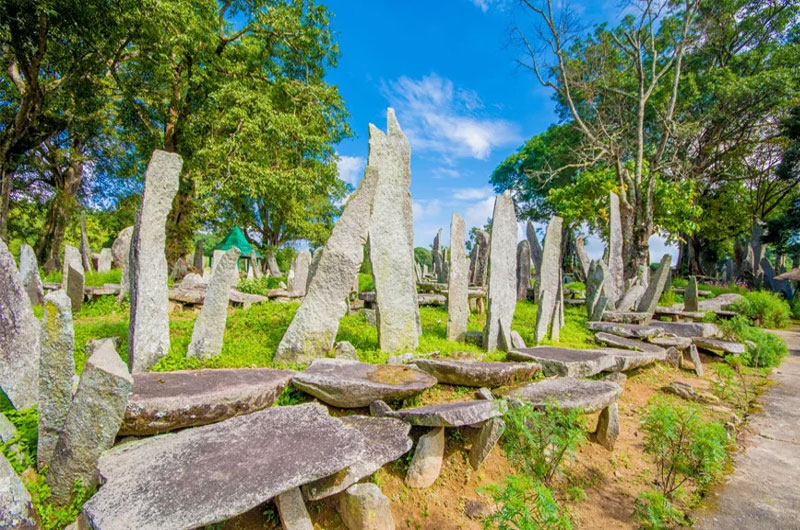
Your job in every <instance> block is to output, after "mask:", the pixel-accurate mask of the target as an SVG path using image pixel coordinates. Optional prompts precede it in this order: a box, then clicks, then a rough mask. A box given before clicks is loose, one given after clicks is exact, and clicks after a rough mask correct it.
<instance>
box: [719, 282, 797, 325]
mask: <svg viewBox="0 0 800 530" xmlns="http://www.w3.org/2000/svg"><path fill="white" fill-rule="evenodd" d="M733 310H734V311H736V312H738V313H741V314H742V315H744V316H746V317H748V318H750V319H752V320H755V321H756V322H758V323H760V325H762V326H764V327H766V328H785V327H787V326H788V325H789V322H790V320H791V313H792V312H791V309H790V308H789V304H788V303H786V301H785V300H784V299H783V298H781V297H780V296H779V295H778V294H776V293H772V292H769V291H753V292H749V293H746V294H745V295H744V299H742V300H738V301H737V302H735V303H734V304H733Z"/></svg>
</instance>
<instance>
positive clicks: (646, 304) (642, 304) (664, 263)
mask: <svg viewBox="0 0 800 530" xmlns="http://www.w3.org/2000/svg"><path fill="white" fill-rule="evenodd" d="M671 267H672V256H670V255H669V254H664V256H663V257H662V258H661V263H660V264H659V265H658V269H657V270H656V272H655V273H654V274H653V275H652V276H651V277H650V283H648V284H647V289H645V291H644V294H643V295H642V298H641V299H640V300H639V304H638V305H637V306H636V310H637V311H639V312H640V313H653V312H654V311H655V310H656V306H657V305H658V301H659V300H660V299H661V294H662V293H663V292H664V287H665V286H666V285H667V278H668V277H669V271H670V268H671Z"/></svg>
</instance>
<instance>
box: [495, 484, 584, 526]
mask: <svg viewBox="0 0 800 530" xmlns="http://www.w3.org/2000/svg"><path fill="white" fill-rule="evenodd" d="M482 489H483V491H487V492H489V494H490V495H491V496H492V498H493V499H494V501H495V502H496V503H497V504H498V505H499V506H500V508H499V509H498V510H497V511H495V512H494V513H492V514H491V515H489V516H488V517H486V519H484V521H483V527H484V528H497V529H498V530H540V529H543V528H547V529H552V530H569V529H571V528H572V523H571V522H570V520H569V513H568V512H566V510H565V509H564V508H562V507H561V506H559V504H558V502H556V500H555V498H553V493H552V492H551V491H550V489H548V488H547V486H545V485H544V484H542V483H541V482H539V481H537V480H536V479H534V478H533V477H530V476H528V475H523V474H517V475H509V476H508V477H506V480H505V481H504V482H503V484H492V485H490V486H487V487H485V488H482Z"/></svg>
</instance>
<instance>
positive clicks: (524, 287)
mask: <svg viewBox="0 0 800 530" xmlns="http://www.w3.org/2000/svg"><path fill="white" fill-rule="evenodd" d="M530 287H531V245H530V243H528V241H527V240H525V239H523V240H522V241H520V242H519V244H518V245H517V300H526V299H527V298H528V289H530Z"/></svg>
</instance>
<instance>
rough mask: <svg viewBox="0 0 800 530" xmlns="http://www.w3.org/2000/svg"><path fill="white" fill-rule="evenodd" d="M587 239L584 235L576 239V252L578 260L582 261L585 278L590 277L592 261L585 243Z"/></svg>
mask: <svg viewBox="0 0 800 530" xmlns="http://www.w3.org/2000/svg"><path fill="white" fill-rule="evenodd" d="M585 239H586V238H585V237H584V236H578V238H577V239H575V252H576V253H577V254H578V261H579V262H580V265H581V271H583V276H584V278H588V277H589V265H590V264H591V261H590V260H589V255H588V254H587V253H586V246H585V245H584V242H585Z"/></svg>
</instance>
